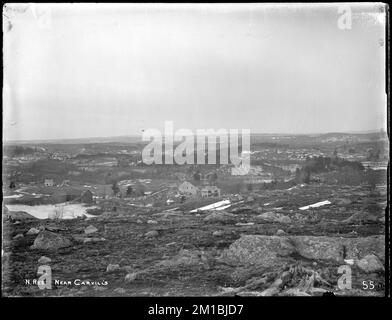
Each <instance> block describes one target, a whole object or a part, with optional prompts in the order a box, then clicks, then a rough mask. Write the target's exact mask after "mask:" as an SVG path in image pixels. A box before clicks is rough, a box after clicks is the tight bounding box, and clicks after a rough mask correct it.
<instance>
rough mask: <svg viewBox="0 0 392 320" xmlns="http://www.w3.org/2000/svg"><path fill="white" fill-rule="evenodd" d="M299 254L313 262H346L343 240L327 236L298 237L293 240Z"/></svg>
mask: <svg viewBox="0 0 392 320" xmlns="http://www.w3.org/2000/svg"><path fill="white" fill-rule="evenodd" d="M291 239H292V241H293V243H294V246H295V248H296V251H297V253H298V254H299V255H300V256H302V257H304V258H306V259H311V260H330V261H335V262H339V263H343V262H344V248H343V241H342V238H337V237H327V236H319V237H312V236H297V237H292V238H291Z"/></svg>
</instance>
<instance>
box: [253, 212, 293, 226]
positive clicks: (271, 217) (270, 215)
mask: <svg viewBox="0 0 392 320" xmlns="http://www.w3.org/2000/svg"><path fill="white" fill-rule="evenodd" d="M256 219H257V220H261V221H268V222H279V223H291V218H290V217H289V216H286V215H284V214H281V213H278V212H272V211H268V212H264V213H262V214H259V215H258V216H256Z"/></svg>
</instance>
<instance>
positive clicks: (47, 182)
mask: <svg viewBox="0 0 392 320" xmlns="http://www.w3.org/2000/svg"><path fill="white" fill-rule="evenodd" d="M44 185H45V187H53V186H54V181H53V179H45V181H44Z"/></svg>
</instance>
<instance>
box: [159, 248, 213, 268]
mask: <svg viewBox="0 0 392 320" xmlns="http://www.w3.org/2000/svg"><path fill="white" fill-rule="evenodd" d="M208 263H209V258H208V256H207V255H206V254H205V253H204V252H203V251H199V250H186V249H182V250H180V251H179V252H178V254H177V255H176V256H174V257H173V258H171V259H169V260H163V261H161V262H158V264H157V266H163V267H178V266H199V265H201V266H205V267H208Z"/></svg>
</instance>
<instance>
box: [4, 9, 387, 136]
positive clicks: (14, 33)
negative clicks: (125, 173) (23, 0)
mask: <svg viewBox="0 0 392 320" xmlns="http://www.w3.org/2000/svg"><path fill="white" fill-rule="evenodd" d="M351 10H352V28H351V29H345V30H341V29H339V28H338V23H337V22H338V18H339V16H341V13H339V12H338V4H334V5H329V6H327V5H320V4H319V5H318V6H312V7H311V6H304V5H303V6H302V7H300V6H293V5H284V6H283V5H281V6H272V5H268V6H267V5H264V6H263V5H255V4H249V5H235V4H230V5H222V4H218V5H212V4H203V5H181V6H179V5H172V4H168V5H116V6H115V5H92V4H90V5H86V4H85V5H71V4H69V5H51V6H48V5H36V6H32V5H28V6H26V5H19V6H16V7H15V6H12V5H11V6H8V8H5V9H3V13H4V14H5V15H6V18H5V19H4V25H3V30H4V67H5V69H4V72H5V83H4V89H3V99H4V118H3V121H4V126H3V133H4V138H5V139H6V140H25V139H57V138H80V137H100V136H101V137H104V136H118V135H130V134H138V133H141V130H143V129H147V128H162V127H163V124H164V121H165V120H171V121H174V127H175V129H179V128H189V129H191V130H195V129H198V128H199V129H208V128H214V129H219V128H226V129H230V128H233V129H234V128H237V129H242V128H248V129H251V132H253V133H256V132H257V133H318V132H320V133H322V132H336V131H344V132H348V131H366V130H378V129H380V128H381V127H384V126H385V123H386V97H385V83H384V82H385V75H384V73H385V67H384V65H385V52H384V51H385V41H384V36H385V34H384V28H385V21H384V19H385V16H384V14H382V13H380V11H379V9H378V8H377V7H376V6H375V5H360V6H358V5H357V6H351Z"/></svg>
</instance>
